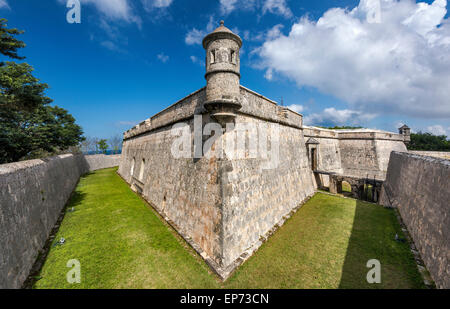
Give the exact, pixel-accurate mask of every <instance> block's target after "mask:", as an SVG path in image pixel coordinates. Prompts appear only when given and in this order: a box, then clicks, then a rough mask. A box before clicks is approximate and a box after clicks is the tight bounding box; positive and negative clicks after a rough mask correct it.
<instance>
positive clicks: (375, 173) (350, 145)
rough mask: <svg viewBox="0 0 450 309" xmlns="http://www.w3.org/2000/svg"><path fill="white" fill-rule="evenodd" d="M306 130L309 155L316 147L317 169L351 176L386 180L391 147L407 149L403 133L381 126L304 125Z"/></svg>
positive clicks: (395, 149)
mask: <svg viewBox="0 0 450 309" xmlns="http://www.w3.org/2000/svg"><path fill="white" fill-rule="evenodd" d="M303 133H304V136H305V139H306V143H307V150H308V155H309V156H311V155H312V152H311V149H316V152H315V153H316V159H315V160H316V161H317V166H316V169H317V170H319V171H324V172H332V173H336V174H341V175H345V176H350V177H359V178H369V179H377V180H384V179H385V177H386V171H387V168H388V163H389V156H390V153H391V151H400V152H402V151H407V150H406V146H405V144H404V137H403V135H401V134H395V133H391V132H385V131H380V130H372V129H354V130H328V129H322V128H317V127H308V126H304V127H303ZM310 160H313V158H310ZM323 181H324V182H327V179H324V180H323Z"/></svg>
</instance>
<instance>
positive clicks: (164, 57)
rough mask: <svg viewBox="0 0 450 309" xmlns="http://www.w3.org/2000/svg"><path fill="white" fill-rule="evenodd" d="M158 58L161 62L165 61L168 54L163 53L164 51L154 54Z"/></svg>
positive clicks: (167, 59) (167, 58)
mask: <svg viewBox="0 0 450 309" xmlns="http://www.w3.org/2000/svg"><path fill="white" fill-rule="evenodd" d="M156 57H157V58H158V60H159V61H161V62H162V63H166V62H167V61H169V56H167V55H165V54H164V53H160V54H158V55H157V56H156Z"/></svg>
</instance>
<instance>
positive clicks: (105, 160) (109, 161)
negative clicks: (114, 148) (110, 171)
mask: <svg viewBox="0 0 450 309" xmlns="http://www.w3.org/2000/svg"><path fill="white" fill-rule="evenodd" d="M84 157H85V159H86V162H87V164H88V167H89V171H96V170H101V169H104V168H110V167H115V166H119V164H120V157H121V156H120V154H118V155H104V154H98V155H90V156H84Z"/></svg>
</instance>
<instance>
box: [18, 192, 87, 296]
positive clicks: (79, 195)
mask: <svg viewBox="0 0 450 309" xmlns="http://www.w3.org/2000/svg"><path fill="white" fill-rule="evenodd" d="M86 195H87V194H86V193H83V192H80V191H78V190H75V191H73V192H72V195H71V196H70V198H69V201H68V202H67V203H66V205H65V206H64V207H63V209H62V210H61V212H60V214H59V217H58V220H57V221H56V223H55V225H54V226H53V228H52V230H51V231H50V235H49V236H48V238H47V240H46V241H45V245H44V247H43V248H42V249H41V250H39V252H38V256H37V257H36V260H35V262H34V264H33V266H32V267H31V270H30V274H29V275H28V278H27V279H26V280H25V282H24V283H23V285H22V288H23V289H32V288H33V286H34V284H35V283H36V282H37V281H38V280H40V279H41V276H40V272H41V269H42V266H44V264H45V261H46V259H47V256H48V253H49V252H50V249H51V247H52V245H54V242H55V236H56V234H57V233H58V231H59V227H60V226H61V223H62V221H63V220H64V216H65V215H66V213H67V212H68V211H69V209H72V208H74V207H76V206H78V205H81V204H82V202H83V200H84V199H85V198H86Z"/></svg>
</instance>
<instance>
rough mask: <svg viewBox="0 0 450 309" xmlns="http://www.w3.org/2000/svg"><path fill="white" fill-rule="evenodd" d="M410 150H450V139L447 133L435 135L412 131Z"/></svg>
mask: <svg viewBox="0 0 450 309" xmlns="http://www.w3.org/2000/svg"><path fill="white" fill-rule="evenodd" d="M408 149H409V150H425V151H450V141H449V140H448V139H447V136H445V135H433V134H431V133H422V132H418V133H412V134H411V142H410V143H409V145H408Z"/></svg>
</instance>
